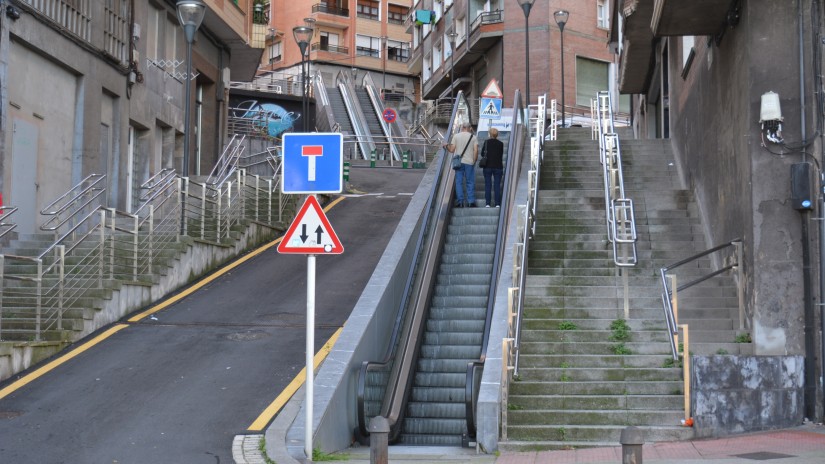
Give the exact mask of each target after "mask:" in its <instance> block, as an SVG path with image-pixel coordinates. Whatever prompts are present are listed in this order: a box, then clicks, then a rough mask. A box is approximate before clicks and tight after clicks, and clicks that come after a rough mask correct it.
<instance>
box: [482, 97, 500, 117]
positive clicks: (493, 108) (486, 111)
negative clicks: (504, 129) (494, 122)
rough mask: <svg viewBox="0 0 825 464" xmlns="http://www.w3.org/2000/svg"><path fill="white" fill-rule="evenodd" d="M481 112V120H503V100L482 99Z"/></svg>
mask: <svg viewBox="0 0 825 464" xmlns="http://www.w3.org/2000/svg"><path fill="white" fill-rule="evenodd" d="M479 108H481V111H480V112H479V115H478V117H479V118H485V119H499V118H501V99H500V98H484V97H482V98H481V104H480V105H479Z"/></svg>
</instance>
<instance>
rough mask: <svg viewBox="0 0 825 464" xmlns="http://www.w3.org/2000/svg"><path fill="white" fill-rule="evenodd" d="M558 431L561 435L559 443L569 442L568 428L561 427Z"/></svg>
mask: <svg viewBox="0 0 825 464" xmlns="http://www.w3.org/2000/svg"><path fill="white" fill-rule="evenodd" d="M556 431H557V432H558V433H559V441H565V440H567V429H566V428H564V427H559V428H558V430H556Z"/></svg>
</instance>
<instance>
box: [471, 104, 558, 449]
mask: <svg viewBox="0 0 825 464" xmlns="http://www.w3.org/2000/svg"><path fill="white" fill-rule="evenodd" d="M542 97H544V96H542ZM513 101H514V102H516V105H515V107H514V108H513V118H512V123H511V125H510V127H511V132H510V140H509V146H508V148H507V153H508V156H507V166H506V167H505V172H506V173H507V175H506V176H505V179H504V187H503V191H504V193H505V194H506V196H505V198H506V200H507V201H505V202H504V204H503V205H501V208H500V209H501V211H499V216H498V224H499V227H498V232H497V233H496V245H495V251H494V252H493V253H494V256H493V267H492V271H491V275H490V282H489V289H490V290H489V292H488V297H487V311H486V317H485V322H484V334H483V336H482V341H481V356H480V357H479V359H478V360H476V361H471V362H469V363H468V364H467V376H466V381H465V384H464V385H465V386H464V391H465V397H464V401H465V403H464V406H465V419H466V421H467V433H468V436H469V437H470V438H474V437H475V436H476V420H475V410H476V408H475V405H476V400H477V398H478V385H477V383H476V378H477V377H476V372H477V371H478V370H479V369H481V368H483V367H484V361H485V360H486V359H487V346H488V344H489V342H490V329H491V326H492V319H493V310H494V309H495V303H496V293H497V290H498V279H499V275H500V273H501V268H502V266H503V264H502V262H503V260H504V252H505V247H504V243H505V240H506V238H507V227H506V224H507V223H508V219H509V217H510V214H511V208H512V206H513V203H515V198H516V192H517V189H518V177H519V173H520V167H521V161H522V159H523V151H524V150H523V148H524V139H525V135H526V138H527V139H528V142H529V144H530V145H529V146H530V149H531V153H532V150H533V149H534V145H533V143H532V140H533V137H531V128H530V122H531V119H527V120H524V119H523V114H524V111H523V110H524V103H523V101H522V96H521V92H520V91H519V90H516V94H515V98H514V100H513ZM544 101H545V98H542V99H540V100H539V107H540V111H541V112H542V113H541V114H543V111H544ZM533 120H535V128H536V138H540V139H543V138H544V116H543V115H542V116H541V117H539V118H537V119H533ZM525 130H526V133H525ZM478 378H480V377H478Z"/></svg>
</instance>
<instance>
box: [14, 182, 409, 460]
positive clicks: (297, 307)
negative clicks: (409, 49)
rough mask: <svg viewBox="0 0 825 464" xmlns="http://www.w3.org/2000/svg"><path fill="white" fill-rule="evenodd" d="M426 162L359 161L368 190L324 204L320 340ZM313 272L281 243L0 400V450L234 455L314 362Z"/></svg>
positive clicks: (120, 456) (353, 292) (56, 456)
mask: <svg viewBox="0 0 825 464" xmlns="http://www.w3.org/2000/svg"><path fill="white" fill-rule="evenodd" d="M422 175H423V171H422V170H406V171H404V170H400V169H387V168H375V169H369V168H354V169H353V171H352V173H351V185H352V190H357V191H360V192H364V193H367V195H356V196H349V197H348V198H346V199H345V200H344V201H342V202H341V203H339V204H338V205H336V206H335V207H334V208H333V209H332V210H330V211H329V212H328V213H327V216H328V218H329V220H330V223H331V225H332V227H333V229H334V230H335V232H336V234H337V235H338V236H339V238H340V240H341V242H342V244H343V246H344V253H343V254H341V255H337V256H318V257H317V259H316V331H315V343H316V351H317V349H318V348H320V347H321V346H322V345H323V343H324V342H325V341H326V340H327V339H328V338H329V337H330V336H331V335H332V334H333V333H334V332H335V330H337V329H338V328H339V327H340V326H341V325H343V323H344V321H345V320H346V319H347V317H348V316H349V313H350V311H351V310H352V308H353V306H354V305H355V303H356V301H357V300H358V298H359V296H360V294H361V290H362V289H363V287H364V286H365V284H366V283H367V281H368V280H369V278H370V275H371V273H372V270H373V268H374V266H375V264H376V263H377V262H378V260H379V258H380V257H381V254H382V253H383V251H384V248H385V247H386V245H387V242H388V241H389V238H390V236H391V235H392V233H393V231H394V229H395V226H396V224H397V222H398V220H399V219H400V217H401V215H402V214H403V212H404V209H405V208H406V206H407V204H408V203H409V200H410V198H411V194H412V193H413V192H414V191H415V189H416V187H417V185H418V182H419V181H420V179H421V177H422ZM352 190H351V191H352ZM306 278H307V276H306V257H305V256H302V255H280V254H278V253H277V252H276V251H275V249H274V247H273V248H271V249H269V250H268V251H266V252H264V253H262V254H260V255H259V256H256V257H254V258H252V259H250V260H249V261H247V262H245V263H243V264H242V265H240V266H238V267H236V268H235V269H233V270H232V271H231V272H228V273H226V274H225V275H223V276H221V277H220V278H218V279H216V280H214V281H213V282H211V283H210V284H208V285H207V286H205V287H204V288H202V289H200V290H198V291H197V292H195V293H193V294H192V295H190V296H188V297H186V298H184V299H183V300H181V301H179V302H178V303H176V304H174V305H172V306H170V307H168V308H166V309H164V310H162V311H160V312H158V313H156V314H154V316H153V317H152V318H146V319H143V320H142V321H141V322H138V323H134V324H131V325H130V326H129V327H127V328H125V329H123V330H120V331H119V332H117V333H116V334H114V335H112V336H111V337H109V338H107V339H106V340H104V341H103V342H101V343H100V344H98V345H95V346H94V347H92V348H91V349H89V350H88V351H86V352H84V353H82V354H80V355H79V356H77V357H76V358H74V359H72V360H70V361H68V362H66V363H65V364H63V365H61V366H59V367H58V368H56V369H54V370H52V371H50V372H49V373H48V374H46V375H44V376H43V377H41V378H39V379H37V380H35V381H33V382H31V383H29V384H28V385H26V386H25V387H23V388H21V389H20V390H18V391H16V392H14V393H12V394H11V395H9V396H7V397H6V398H4V399H2V400H0V463H3V464H5V463H10V464H11V463H13V464H25V463H38V464H50V463H83V464H85V463H91V464H96V463H123V464H127V463H128V464H131V463H135V464H146V463H175V464H185V463H230V462H233V461H232V450H231V445H232V439H233V437H234V436H235V435H236V434H239V433H244V432H245V431H246V429H247V427H249V426H250V424H251V423H252V422H253V421H254V420H255V419H256V418H257V417H258V415H259V414H260V413H261V412H262V411H263V409H264V408H265V407H266V406H267V405H269V403H270V402H272V400H273V399H274V398H275V397H276V396H277V395H278V393H280V392H281V390H283V388H284V387H286V385H287V384H288V383H289V382H290V381H291V380H292V379H293V378H294V377H295V375H296V374H297V373H298V372H300V370H301V369H302V368H303V367H304V362H305V355H304V346H305V322H306V297H307V295H306ZM123 322H125V319H124V321H123ZM12 380H14V379H10V380H9V381H8V382H10V381H12ZM8 382H6V383H5V384H0V387H2V386H4V385H6V384H8Z"/></svg>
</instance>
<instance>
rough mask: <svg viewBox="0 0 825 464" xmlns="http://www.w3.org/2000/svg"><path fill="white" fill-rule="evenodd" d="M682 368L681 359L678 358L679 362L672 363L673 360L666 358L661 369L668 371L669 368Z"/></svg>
mask: <svg viewBox="0 0 825 464" xmlns="http://www.w3.org/2000/svg"><path fill="white" fill-rule="evenodd" d="M682 366H683V365H682V358H681V357H679V360H677V361H674V359H673V358H667V359H665V362H664V363H662V367H664V368H665V369H669V368H671V367H682Z"/></svg>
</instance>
